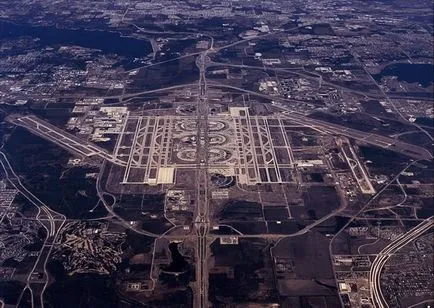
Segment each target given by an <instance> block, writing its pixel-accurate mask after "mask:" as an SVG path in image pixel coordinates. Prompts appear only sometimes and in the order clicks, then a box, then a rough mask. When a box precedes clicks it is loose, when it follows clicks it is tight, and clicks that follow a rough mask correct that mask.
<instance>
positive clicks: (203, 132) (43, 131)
mask: <svg viewBox="0 0 434 308" xmlns="http://www.w3.org/2000/svg"><path fill="white" fill-rule="evenodd" d="M272 34H275V33H272ZM272 34H270V35H272ZM247 41H248V40H243V41H239V42H236V43H233V44H230V45H227V46H223V47H219V48H214V46H213V39H212V38H211V42H210V47H209V49H207V50H206V51H204V52H201V53H198V54H197V60H196V65H197V67H198V68H199V82H198V84H197V86H198V101H197V109H196V115H195V116H196V119H197V140H199V142H198V143H197V148H196V152H197V156H196V162H195V172H196V182H197V186H196V200H197V206H196V210H195V215H194V229H195V234H196V239H197V249H196V281H197V286H196V290H195V294H194V295H195V303H196V305H197V307H208V305H209V304H208V264H207V258H208V257H209V253H210V252H209V251H208V245H209V243H210V241H211V240H214V239H216V238H217V237H216V236H212V235H210V234H209V231H210V226H211V221H210V216H209V214H210V213H209V198H210V192H209V190H208V188H209V186H210V183H209V174H208V169H209V167H210V162H209V155H208V153H209V148H210V145H209V138H208V134H209V118H208V115H209V102H208V89H210V88H218V89H230V90H237V91H240V92H243V93H248V94H251V95H257V96H261V97H264V98H267V99H271V100H274V101H278V102H279V99H276V98H275V97H272V96H268V95H264V94H260V93H257V92H254V91H249V90H246V89H242V88H238V87H234V86H230V85H224V84H219V83H216V82H209V81H207V79H206V69H207V68H208V66H218V65H220V64H218V63H215V62H212V61H209V58H208V54H209V53H212V52H217V51H220V50H222V49H224V48H228V47H232V46H234V45H236V44H241V43H243V42H247ZM232 66H234V65H232ZM241 67H243V68H253V67H247V66H244V65H243V66H241ZM299 74H303V73H302V72H301V73H299ZM192 85H194V84H184V85H178V86H172V87H167V88H162V89H157V90H152V91H144V92H140V93H137V94H134V95H132V96H131V97H126V99H127V100H128V99H129V98H132V97H134V96H136V95H140V94H146V93H153V92H162V91H169V90H173V89H180V88H183V87H191V86H192ZM122 98H123V99H124V98H125V97H122ZM127 100H125V101H124V103H127V102H128V101H127ZM280 101H282V102H283V101H284V100H280ZM273 108H274V109H275V110H276V112H277V113H278V116H277V117H279V118H281V119H288V120H291V121H293V122H294V123H297V124H300V125H303V126H306V127H311V128H314V129H318V130H320V131H322V132H324V133H327V134H331V135H342V136H347V137H349V138H353V139H355V140H358V141H360V142H363V143H367V144H372V145H375V146H378V147H381V148H385V149H389V150H392V151H395V152H399V153H403V154H405V155H407V156H409V157H412V158H414V159H415V160H416V161H417V160H423V159H432V158H433V156H432V153H430V152H429V151H428V150H426V149H424V148H421V147H417V146H414V145H410V144H408V143H405V142H402V141H398V140H396V139H392V138H389V137H385V136H381V135H378V134H373V133H365V132H361V131H358V130H355V129H351V128H347V127H344V126H340V125H336V124H331V123H327V122H324V121H320V120H316V119H312V118H309V117H308V116H306V115H304V114H300V113H296V112H292V111H290V110H288V109H287V108H285V107H284V105H283V104H275V105H274V106H273ZM7 120H8V121H9V122H11V123H13V124H15V125H17V126H21V127H24V128H25V129H27V130H29V131H30V132H32V133H34V134H36V135H38V136H41V137H43V138H45V139H47V140H49V141H51V142H53V143H55V144H57V145H59V146H61V147H63V148H65V149H66V150H68V151H70V152H72V153H73V154H74V155H78V156H79V157H83V158H85V157H89V158H90V157H99V158H101V159H103V160H104V163H103V167H104V166H105V164H107V163H112V164H116V165H119V166H127V165H128V162H125V161H124V160H121V159H119V158H118V157H117V156H115V155H112V154H110V153H108V152H107V151H106V150H104V149H102V148H100V147H98V146H95V145H94V144H92V143H90V142H87V141H83V140H81V139H79V138H77V137H75V136H74V135H72V134H69V133H67V132H65V131H63V130H61V129H59V128H57V127H55V126H53V125H51V124H49V123H47V122H46V121H43V120H41V119H39V118H37V117H35V116H31V115H24V116H21V115H12V116H9V117H8V118H7ZM0 163H1V165H2V167H3V169H4V170H5V173H6V175H7V178H8V180H9V181H10V182H11V183H12V185H13V186H14V187H15V188H16V189H17V190H18V191H20V193H22V194H23V195H24V196H25V197H26V198H27V199H28V200H29V201H30V202H31V203H32V204H33V205H34V206H35V207H36V208H37V209H38V214H37V216H36V219H37V220H38V221H39V222H40V223H41V225H42V226H43V227H44V228H45V229H46V230H47V237H46V239H45V242H44V245H43V247H42V250H41V253H40V254H39V256H38V260H37V261H36V263H35V265H34V267H33V269H32V271H31V272H30V273H29V276H28V280H27V284H26V287H25V290H29V291H30V293H31V295H32V308H33V307H43V293H44V290H45V288H46V287H47V285H48V273H47V271H46V264H47V261H48V259H49V255H50V252H51V250H52V248H53V244H54V243H55V241H56V238H57V235H58V233H59V230H60V229H61V228H62V226H63V225H64V223H65V220H66V218H65V216H63V215H61V214H59V213H56V212H55V211H53V210H51V209H50V208H49V207H48V206H47V205H45V204H44V203H43V202H42V201H41V200H39V199H38V198H37V197H36V196H35V195H33V194H32V193H31V192H30V191H28V190H27V189H26V188H25V187H24V186H23V185H22V183H21V182H20V179H19V177H18V176H17V175H16V174H15V172H14V171H13V169H12V167H11V165H10V163H9V161H8V159H7V157H6V155H5V154H4V153H3V152H1V153H0ZM407 168H408V166H407V167H406V168H405V169H404V170H406V169H407ZM404 170H403V171H404ZM101 176H102V172H101V173H100V175H99V177H98V180H97V192H98V195H99V197H100V198H101V201H102V202H103V204H104V206H105V208H106V209H107V211H108V213H109V215H110V217H114V218H115V219H116V220H117V221H119V222H120V223H121V224H122V225H123V226H124V227H125V228H128V229H131V230H133V231H134V232H137V233H139V234H142V235H146V236H150V237H153V238H155V239H160V238H163V237H164V238H167V239H171V240H182V239H183V238H185V236H177V235H171V234H170V233H171V231H173V230H172V229H171V230H170V231H168V232H166V233H165V234H156V233H152V232H147V231H144V230H142V229H139V228H137V227H135V226H131V224H130V223H129V222H128V221H125V220H124V219H122V218H121V217H120V216H119V215H117V214H116V213H115V212H114V210H113V204H114V203H115V201H116V198H115V197H114V196H112V198H113V203H112V204H109V203H108V202H107V201H106V199H105V198H104V197H105V196H106V195H110V194H108V193H107V192H105V191H104V189H103V187H102V186H101V180H102V179H101ZM398 176H399V175H398ZM397 180H398V177H396V178H394V179H392V180H391V181H389V182H388V183H387V184H386V185H385V186H384V187H383V189H382V190H380V191H379V192H377V193H376V194H375V195H374V196H373V197H372V199H371V200H370V201H369V202H368V203H367V204H366V206H365V207H363V208H362V209H361V211H360V212H358V213H357V214H356V215H353V216H352V217H351V220H350V222H351V221H352V220H353V219H355V218H357V217H358V216H359V215H360V214H361V213H363V211H364V210H366V209H367V206H368V205H369V204H370V202H371V201H372V200H375V199H376V198H377V197H378V196H379V195H381V193H382V192H383V191H384V189H385V188H386V187H388V186H389V185H390V184H392V183H394V182H395V181H397ZM344 210H345V205H342V206H341V207H340V208H339V209H337V210H335V211H333V212H331V213H329V214H328V215H326V216H324V217H322V218H321V219H319V220H317V221H315V222H314V223H312V224H310V225H308V226H306V227H304V228H303V229H302V230H300V231H298V232H295V233H293V234H289V235H281V234H264V235H260V237H263V238H269V239H274V240H278V241H280V240H281V239H283V238H286V237H295V236H299V235H302V234H306V233H307V232H310V231H311V230H312V229H313V228H315V227H316V226H318V225H320V224H321V223H323V222H325V221H326V220H328V219H330V218H332V217H334V216H336V215H338V214H340V213H341V212H342V211H344ZM433 223H434V221H433V219H432V218H429V219H426V220H424V221H422V222H421V223H420V224H419V225H417V226H416V227H414V228H413V229H411V230H410V231H408V232H406V233H404V234H403V235H402V236H400V237H398V238H396V239H395V240H393V241H392V242H391V243H390V244H389V245H388V246H386V247H385V248H384V249H383V250H382V251H381V252H380V253H379V254H378V256H377V257H376V258H375V261H374V262H373V264H372V267H371V269H370V278H369V279H370V286H371V290H370V291H371V294H372V295H371V296H372V299H373V302H374V305H375V306H376V307H378V308H383V307H389V306H388V305H387V303H386V301H385V299H384V295H383V294H382V291H381V285H380V277H381V273H382V269H383V268H384V265H385V264H386V262H387V260H388V259H389V258H390V256H392V255H393V254H394V253H396V252H397V251H398V250H399V249H401V248H402V247H404V246H405V245H407V244H408V243H410V242H411V241H413V240H414V239H415V238H417V237H419V236H420V235H421V234H423V233H424V232H426V231H427V230H429V229H430V228H431V227H432V226H433ZM174 228H176V226H174ZM234 237H239V238H257V237H258V235H249V234H242V233H241V232H239V231H237V234H235V235H234ZM37 272H38V273H44V275H43V278H42V279H39V280H36V281H32V279H31V277H32V275H33V273H37ZM41 286H42V287H41Z"/></svg>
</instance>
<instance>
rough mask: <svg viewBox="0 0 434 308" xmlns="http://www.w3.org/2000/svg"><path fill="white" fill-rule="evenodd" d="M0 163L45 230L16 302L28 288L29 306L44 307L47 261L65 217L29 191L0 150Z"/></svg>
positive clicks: (8, 178)
mask: <svg viewBox="0 0 434 308" xmlns="http://www.w3.org/2000/svg"><path fill="white" fill-rule="evenodd" d="M0 165H1V166H2V168H3V170H4V172H5V174H6V178H7V180H8V181H9V182H10V183H11V184H12V186H14V187H15V189H17V190H18V191H19V192H20V193H21V194H22V195H23V196H24V197H25V198H26V199H27V200H28V201H29V202H30V203H32V204H33V205H34V206H35V207H36V208H37V210H38V212H37V214H36V219H37V220H38V222H39V223H40V224H41V225H42V226H43V227H44V228H45V230H46V231H47V235H46V238H45V240H44V243H43V245H42V248H41V250H40V252H39V255H38V258H37V260H36V262H35V264H34V266H33V268H32V270H31V271H30V272H29V275H28V276H27V281H26V285H25V287H24V289H23V291H22V293H21V295H20V298H19V300H18V303H20V301H21V299H22V296H23V294H24V292H25V291H26V290H29V292H30V295H31V307H32V308H34V307H44V300H43V295H44V292H45V289H46V288H47V286H48V282H49V279H48V278H49V276H48V272H47V262H48V260H49V257H50V254H51V251H52V249H53V247H54V242H55V241H56V239H57V236H58V235H59V231H60V230H61V229H62V227H63V225H64V223H65V220H66V217H65V216H64V215H62V214H59V213H57V212H55V211H53V210H51V209H50V208H49V207H48V206H47V205H46V204H45V203H43V202H42V201H41V200H40V199H39V198H38V197H36V196H35V195H34V194H33V193H32V192H30V191H29V190H28V189H27V188H26V187H25V186H24V185H23V184H22V183H21V180H20V178H19V177H18V175H17V174H16V173H15V171H14V170H13V169H12V166H11V164H10V163H9V161H8V158H7V157H6V155H5V154H4V153H3V152H1V151H0Z"/></svg>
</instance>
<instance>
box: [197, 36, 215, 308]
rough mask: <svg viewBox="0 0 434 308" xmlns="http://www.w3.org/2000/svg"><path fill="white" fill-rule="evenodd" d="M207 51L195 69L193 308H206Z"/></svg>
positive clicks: (207, 221)
mask: <svg viewBox="0 0 434 308" xmlns="http://www.w3.org/2000/svg"><path fill="white" fill-rule="evenodd" d="M212 48H213V41H211V46H210V49H212ZM208 51H209V49H208V50H206V51H204V52H203V53H202V54H201V55H200V56H199V57H198V58H197V60H196V65H197V67H198V68H199V72H200V77H199V89H198V92H199V98H198V106H197V108H196V116H197V140H199V142H198V143H197V148H196V153H197V154H196V158H197V162H198V164H199V168H197V169H196V181H197V190H196V213H195V220H194V228H195V231H196V235H197V251H196V265H197V266H196V281H197V289H196V293H195V300H194V303H195V304H194V306H195V307H202V308H206V307H208V266H207V235H208V232H209V226H210V220H209V208H208V207H209V204H208V198H209V193H208V187H209V176H208V152H209V138H208V130H209V127H208V126H209V123H208V113H209V107H208V97H207V80H206V77H205V72H206V59H207V54H208Z"/></svg>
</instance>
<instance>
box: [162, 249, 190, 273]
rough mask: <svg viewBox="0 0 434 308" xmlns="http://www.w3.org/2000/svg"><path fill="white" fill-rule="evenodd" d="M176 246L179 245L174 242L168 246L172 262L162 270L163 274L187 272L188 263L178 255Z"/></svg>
mask: <svg viewBox="0 0 434 308" xmlns="http://www.w3.org/2000/svg"><path fill="white" fill-rule="evenodd" d="M178 245H179V243H175V242H173V243H170V244H169V250H170V255H171V257H172V262H171V263H170V264H169V266H168V267H166V268H165V269H164V271H165V272H174V273H180V272H184V271H185V270H187V267H188V262H187V261H185V258H184V257H183V256H182V255H181V254H180V253H179V250H178Z"/></svg>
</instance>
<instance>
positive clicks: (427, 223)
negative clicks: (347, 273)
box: [369, 217, 434, 308]
mask: <svg viewBox="0 0 434 308" xmlns="http://www.w3.org/2000/svg"><path fill="white" fill-rule="evenodd" d="M433 225H434V220H433V217H430V218H428V219H426V220H424V221H423V222H421V223H420V224H419V225H417V226H416V227H414V228H413V229H411V230H410V231H408V232H407V233H404V234H403V235H401V236H399V237H398V238H396V239H395V240H394V241H393V242H392V243H390V244H389V245H387V246H386V247H385V248H384V249H383V250H382V251H381V252H380V253H379V254H378V255H377V257H376V258H375V260H374V262H372V266H371V270H370V272H369V286H370V292H371V298H372V301H373V303H374V306H375V307H377V308H386V307H389V305H388V304H387V302H386V300H385V298H384V295H383V292H382V291H381V284H380V278H381V272H382V270H383V268H384V265H385V264H386V263H387V260H389V258H390V257H391V256H393V255H394V254H395V253H396V252H397V251H398V250H400V249H401V248H403V247H404V246H406V245H407V244H409V243H410V242H411V241H413V240H415V239H416V238H418V237H419V236H421V235H422V234H423V233H425V232H426V231H428V230H429V229H430V228H431V227H432V226H433Z"/></svg>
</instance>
